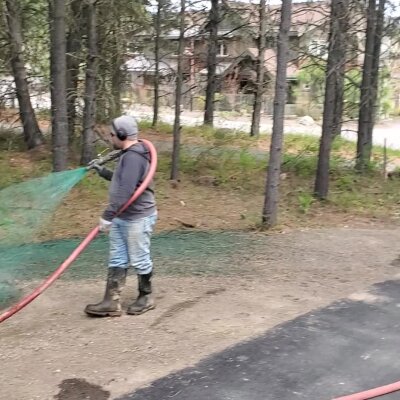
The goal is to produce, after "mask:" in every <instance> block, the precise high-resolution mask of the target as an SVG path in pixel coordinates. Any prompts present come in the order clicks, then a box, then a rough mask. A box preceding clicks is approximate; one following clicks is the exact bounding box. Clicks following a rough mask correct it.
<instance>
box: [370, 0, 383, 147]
mask: <svg viewBox="0 0 400 400" xmlns="http://www.w3.org/2000/svg"><path fill="white" fill-rule="evenodd" d="M385 5H386V0H379V6H378V10H377V15H376V27H375V37H374V50H373V57H372V74H371V95H370V104H369V107H370V121H369V125H368V140H369V141H370V143H371V146H372V132H373V130H374V125H375V120H376V116H377V114H378V91H379V64H380V58H381V45H382V36H383V29H384V23H385V19H384V16H385Z"/></svg>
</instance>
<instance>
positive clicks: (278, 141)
mask: <svg viewBox="0 0 400 400" xmlns="http://www.w3.org/2000/svg"><path fill="white" fill-rule="evenodd" d="M291 14H292V0H282V8H281V21H280V27H279V36H278V51H277V68H276V83H275V99H274V116H273V127H272V137H271V146H270V153H269V155H270V156H269V157H270V158H269V164H268V172H267V182H266V190H265V193H266V194H265V201H264V208H263V212H262V224H263V225H264V226H265V227H267V228H270V227H272V226H274V225H276V223H277V218H278V204H279V183H280V182H279V181H280V174H281V162H282V147H283V128H284V118H285V104H286V96H287V81H286V76H287V63H288V58H289V30H290V22H291Z"/></svg>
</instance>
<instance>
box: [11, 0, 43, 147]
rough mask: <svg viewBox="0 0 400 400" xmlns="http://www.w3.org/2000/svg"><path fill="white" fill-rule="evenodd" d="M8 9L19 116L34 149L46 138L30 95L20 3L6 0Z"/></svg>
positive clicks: (12, 66) (27, 138) (27, 142)
mask: <svg viewBox="0 0 400 400" xmlns="http://www.w3.org/2000/svg"><path fill="white" fill-rule="evenodd" d="M6 9H7V13H6V14H7V25H8V38H9V43H10V51H11V68H12V71H13V75H14V82H15V88H16V91H17V98H18V104H19V115H20V118H21V122H22V126H23V132H24V140H25V144H26V146H27V148H28V149H33V148H35V147H37V146H40V145H41V144H43V142H44V138H43V135H42V132H41V131H40V128H39V125H38V122H37V120H36V116H35V112H34V111H33V107H32V103H31V98H30V95H29V87H28V81H27V73H26V68H25V60H24V55H23V50H22V49H23V38H22V27H21V20H20V10H19V7H18V1H16V0H6Z"/></svg>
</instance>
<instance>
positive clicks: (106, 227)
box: [99, 218, 112, 233]
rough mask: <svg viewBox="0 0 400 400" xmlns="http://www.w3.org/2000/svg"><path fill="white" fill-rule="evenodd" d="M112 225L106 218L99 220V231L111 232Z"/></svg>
mask: <svg viewBox="0 0 400 400" xmlns="http://www.w3.org/2000/svg"><path fill="white" fill-rule="evenodd" d="M111 224H112V222H111V221H107V220H106V219H104V218H100V220H99V231H100V232H106V233H107V232H109V231H110V229H111Z"/></svg>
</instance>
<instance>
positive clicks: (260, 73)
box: [250, 0, 267, 136]
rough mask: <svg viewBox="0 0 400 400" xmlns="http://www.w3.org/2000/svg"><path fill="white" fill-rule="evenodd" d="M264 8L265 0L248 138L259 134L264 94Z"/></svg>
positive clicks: (262, 6) (262, 3) (263, 10)
mask: <svg viewBox="0 0 400 400" xmlns="http://www.w3.org/2000/svg"><path fill="white" fill-rule="evenodd" d="M265 7H266V0H260V12H259V15H260V34H259V36H258V59H257V88H256V92H255V94H254V105H253V117H252V121H251V129H250V136H258V135H259V134H260V119H261V106H262V98H263V94H264V74H265V66H264V63H265V40H266V30H267V20H266V15H265Z"/></svg>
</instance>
